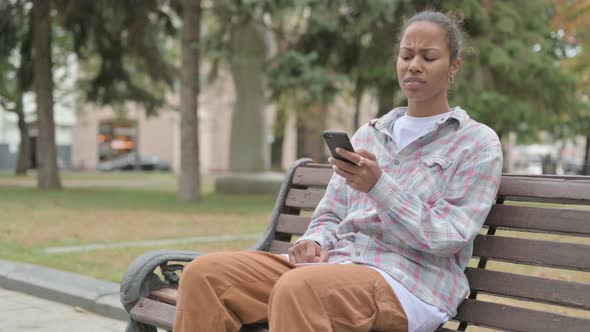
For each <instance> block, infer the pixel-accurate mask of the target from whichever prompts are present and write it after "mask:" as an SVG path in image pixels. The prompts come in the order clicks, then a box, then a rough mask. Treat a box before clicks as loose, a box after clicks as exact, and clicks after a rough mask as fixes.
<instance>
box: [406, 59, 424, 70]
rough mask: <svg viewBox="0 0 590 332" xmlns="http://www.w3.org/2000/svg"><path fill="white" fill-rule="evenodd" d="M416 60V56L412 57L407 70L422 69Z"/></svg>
mask: <svg viewBox="0 0 590 332" xmlns="http://www.w3.org/2000/svg"><path fill="white" fill-rule="evenodd" d="M418 61H419V59H418V57H414V59H412V61H411V62H410V66H409V67H408V70H409V71H411V72H413V73H416V72H420V71H421V70H422V67H421V66H420V63H419V62H418Z"/></svg>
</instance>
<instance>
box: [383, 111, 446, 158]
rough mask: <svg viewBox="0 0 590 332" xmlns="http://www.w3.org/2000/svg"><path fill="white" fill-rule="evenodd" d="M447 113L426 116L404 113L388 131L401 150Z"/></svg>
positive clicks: (425, 132) (427, 130) (431, 127)
mask: <svg viewBox="0 0 590 332" xmlns="http://www.w3.org/2000/svg"><path fill="white" fill-rule="evenodd" d="M449 114H451V112H447V113H442V114H437V115H434V116H426V117H414V116H409V115H408V114H404V115H402V117H400V118H399V119H397V121H395V122H394V123H393V125H392V126H393V128H389V131H390V134H391V136H393V139H395V142H396V143H397V145H398V146H399V149H400V150H402V149H403V148H405V147H406V146H407V145H408V144H410V143H412V142H413V141H415V140H416V139H418V138H420V137H422V136H424V135H425V134H427V133H428V132H429V131H430V130H431V129H433V127H434V126H435V125H436V124H437V122H439V121H441V120H443V119H445V118H447V117H448V116H449Z"/></svg>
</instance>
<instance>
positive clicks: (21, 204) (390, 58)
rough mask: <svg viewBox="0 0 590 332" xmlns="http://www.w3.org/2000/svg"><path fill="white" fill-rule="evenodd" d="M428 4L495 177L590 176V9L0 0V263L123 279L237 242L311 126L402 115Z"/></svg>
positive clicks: (322, 154)
mask: <svg viewBox="0 0 590 332" xmlns="http://www.w3.org/2000/svg"><path fill="white" fill-rule="evenodd" d="M423 9H435V10H441V11H444V12H449V13H452V14H453V15H454V16H455V17H457V18H458V19H459V20H461V22H462V26H463V28H464V30H465V33H466V36H465V37H466V44H465V46H466V47H465V51H464V54H463V64H462V67H461V70H460V71H459V74H458V75H457V77H456V78H455V83H454V84H453V85H452V86H451V90H450V96H449V97H450V101H451V106H455V105H459V106H461V107H462V108H463V109H465V110H467V111H468V112H469V114H470V115H471V116H472V117H473V118H475V119H476V120H478V121H480V122H483V123H485V124H487V125H489V126H490V127H492V128H493V129H495V130H496V132H497V133H498V135H499V136H500V137H501V140H502V143H503V148H504V152H505V165H504V171H505V172H510V173H522V174H571V175H581V174H586V175H588V174H590V163H589V151H590V100H589V97H590V29H589V27H590V1H588V0H577V1H576V0H552V1H549V0H536V1H528V0H461V1H459V0H445V1H423V0H415V1H407V0H370V1H365V0H209V1H207V0H201V1H198V0H183V1H180V0H119V1H113V0H77V1H73V0H35V1H29V0H1V1H0V17H1V19H0V172H1V173H0V211H1V212H2V213H3V216H2V217H0V243H2V244H0V248H1V249H2V250H0V252H1V253H0V257H1V258H7V259H13V260H21V261H28V262H33V263H40V264H45V265H50V266H54V267H58V268H63V269H66V270H72V271H76V272H80V273H85V274H89V275H93V276H96V277H99V278H105V279H110V280H114V281H118V280H119V279H120V276H121V275H122V271H124V269H125V267H126V266H127V264H128V263H129V262H130V261H131V259H133V258H134V257H136V256H137V255H139V254H141V253H142V252H144V251H146V250H148V249H150V248H159V247H162V246H166V247H168V248H169V247H174V248H178V249H188V248H190V249H193V250H201V251H211V250H233V249H243V248H246V247H248V246H249V245H251V244H252V243H253V242H254V241H255V239H256V238H257V236H258V235H259V234H260V233H261V232H262V230H263V229H264V227H265V225H266V222H267V220H268V216H269V215H270V210H271V209H272V205H273V202H274V193H276V190H277V185H278V183H279V182H280V180H281V176H280V174H279V175H278V176H276V173H277V172H279V173H280V172H283V171H284V170H285V169H286V168H287V167H288V166H289V165H290V164H291V163H292V162H293V161H294V160H296V159H297V158H301V157H310V158H313V159H315V160H316V161H320V162H323V161H325V160H326V157H327V152H328V151H327V149H325V146H324V142H323V140H322V139H321V135H320V134H321V131H322V130H324V129H328V128H330V129H342V130H345V131H347V132H348V133H349V134H353V133H354V132H355V130H356V129H357V128H358V127H359V126H361V125H362V124H364V123H366V122H367V121H368V120H370V119H372V118H375V117H379V116H381V115H382V114H385V113H386V112H388V111H389V110H391V109H392V108H394V107H398V106H404V105H405V100H404V96H403V95H402V94H401V92H400V89H399V86H398V83H397V77H396V71H395V60H396V48H397V47H396V46H397V38H398V34H399V30H400V27H401V25H402V23H403V20H404V18H409V17H410V16H412V15H413V14H414V13H416V12H417V11H421V10H423ZM232 174H233V175H236V174H237V175H238V177H237V179H238V180H236V177H233V178H230V179H233V180H230V181H229V183H230V184H229V185H227V183H228V182H227V179H228V176H229V175H232ZM223 179H225V180H223ZM240 179H242V180H240ZM224 181H225V182H224ZM232 181H234V182H232ZM240 181H242V182H240ZM244 181H245V182H244ZM248 181H250V182H248ZM232 183H234V187H235V188H237V187H240V184H242V187H241V188H243V184H244V183H246V184H248V183H249V184H250V185H249V186H246V188H248V190H251V191H252V192H255V191H256V190H255V189H258V188H262V187H265V186H266V185H267V184H268V188H269V189H268V190H267V191H266V192H268V193H270V194H266V195H265V194H262V195H249V196H239V195H234V194H232ZM236 183H237V184H236ZM258 184H264V185H258ZM63 188H65V189H63ZM228 188H229V189H228ZM39 189H40V190H39ZM60 189H62V190H60ZM236 192H238V190H236ZM186 202H193V203H191V204H187V203H186ZM220 234H223V235H232V234H233V235H235V236H236V238H233V239H229V240H224V241H219V239H218V240H213V239H211V240H210V241H209V240H207V239H204V238H200V239H201V240H194V239H193V240H187V241H185V240H186V239H185V238H186V237H187V236H197V237H206V236H217V235H220ZM244 234H245V235H246V237H240V236H241V235H244ZM238 235H240V236H238ZM168 239H181V240H178V241H177V242H174V241H172V242H168V243H160V242H150V243H148V244H145V243H143V244H139V243H138V242H134V241H144V240H150V241H160V240H168ZM182 239H185V240H182ZM183 241H184V242H183ZM199 241H201V242H199ZM207 241H209V242H207ZM97 243H100V244H104V247H101V248H99V249H97V248H96V247H92V246H93V245H95V244H97ZM171 243H172V244H171ZM56 248H57V249H56ZM60 248H61V249H60ZM64 248H66V249H64ZM67 248H70V249H67ZM72 248H73V249H72ZM76 248H77V249H76ZM130 248H131V249H130ZM68 250H69V251H68Z"/></svg>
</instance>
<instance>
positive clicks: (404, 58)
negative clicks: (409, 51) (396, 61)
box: [401, 56, 412, 61]
mask: <svg viewBox="0 0 590 332" xmlns="http://www.w3.org/2000/svg"><path fill="white" fill-rule="evenodd" d="M401 58H402V60H404V61H408V60H410V59H411V58H412V57H411V56H402V57H401Z"/></svg>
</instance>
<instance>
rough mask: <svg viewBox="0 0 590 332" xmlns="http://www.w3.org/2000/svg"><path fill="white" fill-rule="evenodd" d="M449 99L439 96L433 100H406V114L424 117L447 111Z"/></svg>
mask: <svg viewBox="0 0 590 332" xmlns="http://www.w3.org/2000/svg"><path fill="white" fill-rule="evenodd" d="M450 110H451V109H450V107H449V101H448V100H447V98H440V99H439V100H436V101H433V100H428V101H412V100H408V112H407V114H408V115H410V116H413V117H426V116H434V115H437V114H442V113H446V112H449V111H450Z"/></svg>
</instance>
